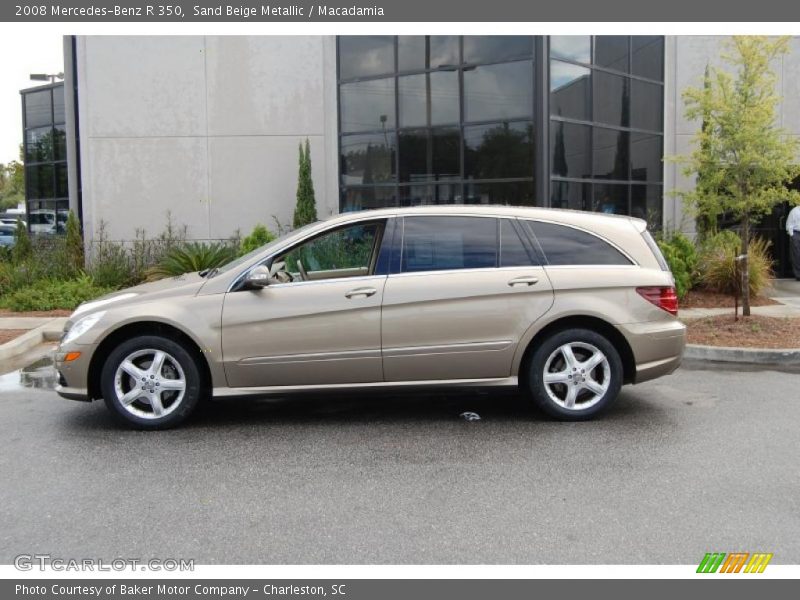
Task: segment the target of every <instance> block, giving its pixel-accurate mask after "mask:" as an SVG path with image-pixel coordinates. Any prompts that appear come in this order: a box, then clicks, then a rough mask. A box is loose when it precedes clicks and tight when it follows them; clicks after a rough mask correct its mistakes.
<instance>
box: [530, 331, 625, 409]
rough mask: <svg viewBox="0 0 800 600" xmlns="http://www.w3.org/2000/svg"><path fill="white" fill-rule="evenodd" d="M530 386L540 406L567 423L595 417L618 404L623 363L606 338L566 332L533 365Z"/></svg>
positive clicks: (547, 341) (551, 340) (547, 344)
mask: <svg viewBox="0 0 800 600" xmlns="http://www.w3.org/2000/svg"><path fill="white" fill-rule="evenodd" d="M529 368H530V371H529V374H528V375H529V376H528V386H529V391H530V393H531V395H532V396H533V400H534V402H535V403H536V405H537V406H538V407H539V408H541V409H542V410H543V411H544V412H546V413H547V414H549V415H551V416H553V417H555V418H557V419H561V420H564V421H583V420H586V419H590V418H592V417H594V416H595V415H596V414H598V413H599V412H601V411H603V410H605V409H606V408H608V406H609V405H610V404H611V403H612V402H613V401H614V400H616V398H617V396H618V395H619V390H620V388H621V387H622V378H623V369H622V360H621V359H620V356H619V353H618V352H617V350H616V348H614V346H613V345H612V344H611V342H609V341H608V340H607V339H606V338H605V337H604V336H602V335H600V334H599V333H597V332H595V331H592V330H589V329H566V330H563V331H559V332H557V333H555V334H553V335H551V336H550V337H548V338H547V339H545V340H544V341H543V342H542V343H541V344H539V346H538V347H537V348H536V350H535V351H534V353H533V356H532V357H531V361H530V366H529Z"/></svg>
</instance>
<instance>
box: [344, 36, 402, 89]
mask: <svg viewBox="0 0 800 600" xmlns="http://www.w3.org/2000/svg"><path fill="white" fill-rule="evenodd" d="M392 71H394V37H393V36H391V35H346V36H340V37H339V77H340V78H341V79H352V78H354V77H370V76H373V75H383V74H385V73H391V72H392Z"/></svg>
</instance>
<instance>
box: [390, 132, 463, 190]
mask: <svg viewBox="0 0 800 600" xmlns="http://www.w3.org/2000/svg"><path fill="white" fill-rule="evenodd" d="M460 144H461V135H460V134H459V131H458V129H455V128H441V129H416V130H410V131H402V132H401V133H400V181H408V182H414V181H425V180H429V179H451V178H454V179H458V177H459V173H460V170H461V166H460V164H459V153H458V149H459V145H460Z"/></svg>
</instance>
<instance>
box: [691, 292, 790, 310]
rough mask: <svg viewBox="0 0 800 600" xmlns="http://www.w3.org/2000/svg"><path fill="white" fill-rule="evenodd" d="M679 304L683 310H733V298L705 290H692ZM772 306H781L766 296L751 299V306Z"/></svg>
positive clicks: (740, 300)
mask: <svg viewBox="0 0 800 600" xmlns="http://www.w3.org/2000/svg"><path fill="white" fill-rule="evenodd" d="M679 304H680V307H681V308H730V309H731V310H733V296H728V295H726V294H718V293H716V292H708V291H705V290H691V291H690V292H689V293H688V294H686V297H685V298H683V300H681V301H680V303H679ZM771 304H780V302H776V301H775V300H773V299H772V298H767V297H766V296H752V297H751V298H750V306H769V305H771ZM739 306H740V307H741V306H742V299H741V298H739Z"/></svg>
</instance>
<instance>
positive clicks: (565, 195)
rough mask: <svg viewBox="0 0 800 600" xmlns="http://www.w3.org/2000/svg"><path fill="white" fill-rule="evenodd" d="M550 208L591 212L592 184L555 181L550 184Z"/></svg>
mask: <svg viewBox="0 0 800 600" xmlns="http://www.w3.org/2000/svg"><path fill="white" fill-rule="evenodd" d="M550 206H551V207H552V208H570V209H572V210H591V209H592V184H591V183H580V182H576V181H558V180H555V179H554V180H553V181H552V182H551V184H550Z"/></svg>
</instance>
